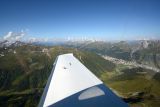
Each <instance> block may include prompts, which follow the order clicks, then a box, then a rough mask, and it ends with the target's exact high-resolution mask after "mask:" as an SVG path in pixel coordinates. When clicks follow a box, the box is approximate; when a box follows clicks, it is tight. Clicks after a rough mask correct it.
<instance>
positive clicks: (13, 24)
mask: <svg viewBox="0 0 160 107" xmlns="http://www.w3.org/2000/svg"><path fill="white" fill-rule="evenodd" d="M0 13H1V15H0V36H1V37H2V36H4V35H6V34H7V32H9V31H12V32H20V31H21V30H25V32H27V34H28V36H30V37H31V36H33V37H37V38H38V37H40V38H45V37H47V38H54V37H60V38H66V37H68V36H70V37H75V38H76V37H77V38H79V37H88V38H93V37H94V38H105V39H109V40H117V39H118V40H121V39H122V40H124V39H137V38H144V37H145V38H151V37H154V38H159V37H160V0H0Z"/></svg>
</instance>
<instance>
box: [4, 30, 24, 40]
mask: <svg viewBox="0 0 160 107" xmlns="http://www.w3.org/2000/svg"><path fill="white" fill-rule="evenodd" d="M24 36H25V32H24V31H23V30H22V31H21V32H8V34H7V35H5V36H4V37H3V39H4V40H8V41H10V42H14V41H19V40H21V39H22V38H23V37H24Z"/></svg>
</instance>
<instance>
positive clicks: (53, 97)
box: [39, 54, 128, 107]
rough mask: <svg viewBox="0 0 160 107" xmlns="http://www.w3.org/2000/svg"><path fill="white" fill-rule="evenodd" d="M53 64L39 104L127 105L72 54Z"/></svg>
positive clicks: (50, 106) (58, 106)
mask: <svg viewBox="0 0 160 107" xmlns="http://www.w3.org/2000/svg"><path fill="white" fill-rule="evenodd" d="M53 65H54V67H53V69H52V72H51V74H50V76H49V78H48V81H47V84H46V87H45V89H44V92H43V94H42V97H41V100H40V103H39V107H128V105H127V104H126V103H125V102H123V101H122V100H121V99H120V98H119V97H118V96H116V95H115V94H114V93H113V92H112V91H111V90H110V89H109V88H108V87H106V86H105V85H104V84H103V82H102V81H101V80H99V79H98V78H97V77H96V76H95V75H94V74H93V73H92V72H90V70H88V69H87V68H86V67H85V66H84V65H83V64H82V63H81V62H80V61H79V60H78V59H77V58H75V57H74V56H73V54H63V55H59V56H58V57H57V59H56V61H55V63H54V64H53Z"/></svg>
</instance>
